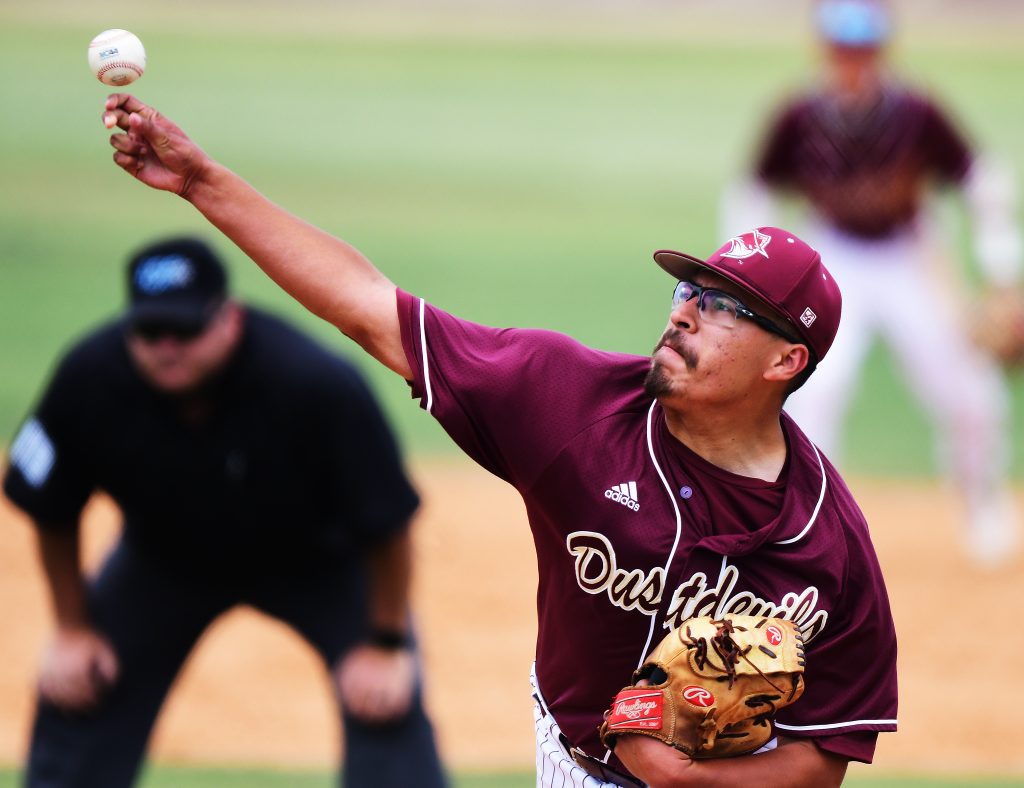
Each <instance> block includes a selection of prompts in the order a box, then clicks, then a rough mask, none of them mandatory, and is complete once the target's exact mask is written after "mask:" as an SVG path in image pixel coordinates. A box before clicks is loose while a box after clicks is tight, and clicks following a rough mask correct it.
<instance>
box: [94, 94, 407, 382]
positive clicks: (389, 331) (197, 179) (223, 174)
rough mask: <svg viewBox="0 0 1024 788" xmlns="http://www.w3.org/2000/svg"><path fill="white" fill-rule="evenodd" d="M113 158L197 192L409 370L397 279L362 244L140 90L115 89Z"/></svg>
mask: <svg viewBox="0 0 1024 788" xmlns="http://www.w3.org/2000/svg"><path fill="white" fill-rule="evenodd" d="M103 121H104V125H106V126H107V128H113V127H114V126H117V127H118V128H120V129H122V130H123V131H124V132H125V133H123V134H121V133H116V134H113V135H112V136H111V138H110V144H111V145H112V146H113V148H114V150H115V151H116V152H115V153H114V162H115V163H116V164H117V165H118V166H119V167H121V168H122V169H123V170H125V171H126V172H128V173H129V174H130V175H132V176H134V177H135V178H136V179H138V180H139V181H141V182H142V183H144V184H146V185H147V186H150V187H151V188H154V189H160V190H163V191H170V192H174V193H175V194H178V195H179V196H181V197H183V198H184V199H186V200H188V201H189V202H190V203H192V205H194V206H195V207H196V209H198V210H199V212H200V213H202V214H203V216H205V217H206V219H207V220H208V221H209V222H210V223H211V224H212V225H214V226H215V227H216V228H217V229H218V230H220V231H221V232H222V233H224V235H226V236H227V237H228V238H230V239H231V240H232V241H233V242H234V243H235V244H236V245H237V246H238V247H239V248H240V249H241V250H242V251H243V252H245V253H246V254H247V255H248V256H249V257H250V258H252V260H253V261H254V262H255V263H256V264H257V265H258V266H259V267H260V268H262V269H263V271H264V272H265V273H266V274H267V275H268V276H269V277H270V278H271V279H273V280H274V281H275V282H277V284H278V285H280V286H281V288H282V289H284V290H285V291H286V292H287V293H289V294H290V295H291V296H292V297H293V298H295V299H296V300H297V301H299V303H301V304H302V305H303V306H305V307H306V308H307V309H309V310H310V311H311V312H313V313H314V314H316V315H318V316H319V317H321V318H323V319H324V320H327V321H328V322H330V323H333V324H334V325H335V326H337V327H338V329H340V330H341V331H342V332H343V333H345V334H346V335H347V336H349V337H351V338H352V339H353V340H355V341H356V342H357V343H359V345H361V346H362V348H363V349H364V350H366V351H367V352H368V353H369V354H370V355H372V356H373V357H374V358H376V359H377V360H378V361H380V362H381V363H382V364H384V366H386V367H388V368H389V369H391V370H393V371H395V372H397V373H398V374H399V375H402V376H403V377H405V378H406V379H409V378H411V377H412V370H411V369H410V368H409V364H408V362H407V361H406V358H405V353H404V351H403V350H402V340H401V334H400V329H399V323H398V313H397V307H396V303H395V298H396V296H395V285H394V284H393V283H392V282H391V281H389V280H388V279H387V277H385V276H384V275H383V274H382V273H381V272H380V271H379V270H377V268H376V267H375V266H374V265H373V264H372V263H371V262H370V261H369V260H368V259H367V258H366V257H364V256H363V255H362V254H361V253H360V252H359V251H358V250H357V249H355V248H354V247H353V246H351V245H349V244H347V243H346V242H344V241H342V240H340V239H338V238H335V237H334V236H332V235H330V234H328V233H326V232H324V231H322V230H320V229H318V228H316V227H314V226H312V225H310V224H308V223H307V222H304V221H303V220H301V219H299V218H298V217H296V216H294V215H292V214H291V213H289V212H288V211H286V210H284V209H283V208H281V207H279V206H277V205H276V204H274V203H273V202H271V201H270V200H268V199H267V198H266V197H264V196H263V195H262V194H260V193H259V192H258V191H256V189H254V188H253V187H252V186H250V185H249V184H248V183H246V182H245V181H244V180H243V179H242V178H241V177H239V176H238V175H236V174H235V173H233V172H232V171H230V170H228V169H227V168H226V167H224V166H222V165H220V164H218V163H217V162H215V161H214V160H213V159H211V158H210V157H209V156H207V155H206V154H205V153H204V152H203V151H202V150H201V149H200V148H199V147H198V146H197V145H196V144H195V143H194V142H192V140H191V139H189V137H188V136H187V135H186V134H185V133H184V132H183V131H182V130H181V129H180V128H179V127H178V126H177V125H175V124H174V123H172V122H171V121H170V120H169V119H167V118H166V117H164V116H163V115H161V114H160V113H159V112H157V111H156V110H155V109H153V108H152V107H149V106H147V105H146V104H143V103H142V102H141V101H139V100H138V99H137V98H135V97H134V96H131V95H128V94H124V93H119V94H114V95H111V96H110V97H108V98H107V101H106V104H105V106H104V113H103Z"/></svg>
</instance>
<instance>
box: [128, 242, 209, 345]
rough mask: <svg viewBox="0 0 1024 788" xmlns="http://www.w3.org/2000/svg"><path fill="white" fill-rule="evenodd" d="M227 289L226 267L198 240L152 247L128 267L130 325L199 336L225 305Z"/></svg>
mask: <svg viewBox="0 0 1024 788" xmlns="http://www.w3.org/2000/svg"><path fill="white" fill-rule="evenodd" d="M227 285H228V278H227V272H226V270H225V268H224V264H223V263H222V262H221V261H220V258H218V257H217V255H216V254H215V253H214V251H213V250H212V249H211V248H210V247H209V246H208V245H207V244H206V243H205V242H203V241H201V240H200V239H198V238H192V237H187V236H185V237H178V238H169V239H167V240H164V241H160V242H158V243H154V244H151V245H149V246H147V247H145V248H143V249H140V250H139V251H138V252H136V253H135V254H134V255H133V256H132V258H131V260H130V261H129V263H128V310H127V313H126V318H127V320H128V324H129V325H130V326H132V327H136V328H137V327H142V326H146V325H150V326H152V325H164V326H176V327H179V328H182V329H186V330H188V329H191V330H199V329H201V328H202V327H204V326H205V325H206V324H207V322H209V320H210V318H211V317H212V316H213V314H214V313H215V312H216V311H217V309H218V308H219V307H220V305H221V304H223V303H224V299H225V298H227Z"/></svg>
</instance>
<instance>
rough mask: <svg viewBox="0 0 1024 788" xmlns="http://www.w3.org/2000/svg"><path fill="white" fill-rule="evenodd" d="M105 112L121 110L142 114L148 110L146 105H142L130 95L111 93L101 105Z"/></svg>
mask: <svg viewBox="0 0 1024 788" xmlns="http://www.w3.org/2000/svg"><path fill="white" fill-rule="evenodd" d="M103 107H104V109H105V110H106V111H107V112H113V111H115V110H121V111H123V112H127V113H132V112H142V111H144V110H148V109H150V107H149V105H148V104H143V103H142V102H141V101H139V100H138V99H137V98H135V96H133V95H132V94H131V93H111V94H110V95H109V96H107V100H106V102H105V103H104V105H103Z"/></svg>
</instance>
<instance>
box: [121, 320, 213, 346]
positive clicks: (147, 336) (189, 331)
mask: <svg viewBox="0 0 1024 788" xmlns="http://www.w3.org/2000/svg"><path fill="white" fill-rule="evenodd" d="M207 325H208V323H207V322H192V321H188V322H177V321H175V322H169V321H166V320H139V321H136V322H134V323H132V324H131V325H130V326H129V327H128V330H129V331H130V332H131V334H132V336H134V337H137V338H138V339H141V340H142V341H143V342H157V341H159V340H161V339H163V338H164V337H168V338H170V339H175V340H177V341H179V342H190V341H192V340H193V339H195V338H196V337H198V336H199V335H200V334H202V333H203V332H204V331H205V330H206V326H207Z"/></svg>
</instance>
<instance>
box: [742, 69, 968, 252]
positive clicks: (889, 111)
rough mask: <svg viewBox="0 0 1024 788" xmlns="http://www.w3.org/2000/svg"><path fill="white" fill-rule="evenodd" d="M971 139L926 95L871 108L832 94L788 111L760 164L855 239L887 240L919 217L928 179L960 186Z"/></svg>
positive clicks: (891, 95)
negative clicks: (847, 105) (848, 105)
mask: <svg viewBox="0 0 1024 788" xmlns="http://www.w3.org/2000/svg"><path fill="white" fill-rule="evenodd" d="M970 162H971V152H970V149H969V148H968V145H967V142H966V141H965V140H964V139H963V137H961V135H960V133H959V132H958V131H957V130H956V129H955V128H954V126H953V124H952V123H951V122H950V121H949V120H948V119H947V118H946V117H945V115H943V113H942V112H941V110H939V108H938V107H937V106H935V104H933V103H932V102H931V101H929V100H928V99H927V98H925V97H923V96H920V95H916V94H914V93H911V92H909V91H907V90H904V89H902V88H898V87H890V88H889V89H887V90H885V91H884V92H883V93H882V94H881V95H880V97H879V98H878V100H877V101H876V102H875V103H873V104H872V105H871V106H869V107H863V108H858V109H856V110H851V109H843V108H842V107H840V105H839V103H838V102H837V101H836V99H835V97H834V96H832V95H830V94H828V93H821V94H815V95H812V96H809V97H805V98H801V99H799V100H796V101H794V102H793V103H791V104H789V105H788V106H786V107H785V108H784V109H783V111H782V112H781V113H780V115H779V117H778V118H777V119H776V121H775V123H774V125H773V126H772V127H771V128H770V130H769V132H768V135H767V139H766V140H765V143H764V146H763V148H762V151H761V153H760V156H759V157H758V159H757V161H756V165H755V166H756V171H757V174H758V176H759V177H760V178H761V179H762V180H763V181H765V182H766V183H768V184H769V185H771V186H775V187H779V188H783V189H790V190H793V191H795V192H796V193H798V194H800V195H801V196H803V197H805V198H806V199H807V200H809V201H810V203H811V204H812V205H813V206H814V208H815V210H817V211H818V212H819V213H820V214H821V215H822V216H823V217H825V218H826V219H827V220H829V221H830V222H832V223H833V224H835V225H836V226H837V227H838V228H839V229H841V230H843V231H845V232H847V233H850V234H851V235H855V236H861V237H865V238H882V237H884V236H886V235H889V234H891V233H893V232H895V231H897V230H898V229H900V228H901V227H902V226H904V225H906V224H907V223H908V222H910V221H912V220H913V219H914V217H915V216H916V215H917V212H918V209H919V208H920V206H921V201H922V199H923V196H924V192H925V188H926V186H927V184H928V183H929V181H932V180H936V181H940V182H941V181H946V182H949V181H959V180H960V179H961V178H963V176H964V174H965V173H966V172H967V169H968V167H969V166H970Z"/></svg>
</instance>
